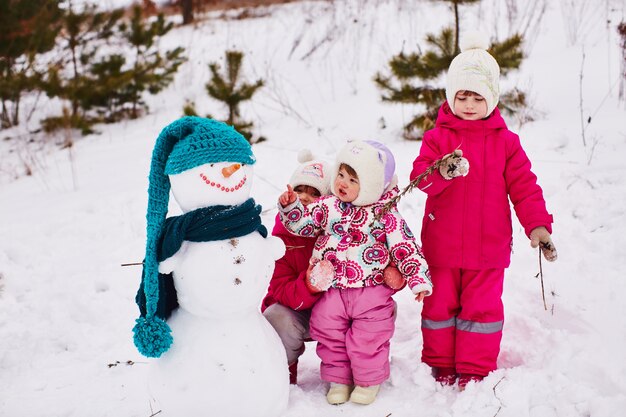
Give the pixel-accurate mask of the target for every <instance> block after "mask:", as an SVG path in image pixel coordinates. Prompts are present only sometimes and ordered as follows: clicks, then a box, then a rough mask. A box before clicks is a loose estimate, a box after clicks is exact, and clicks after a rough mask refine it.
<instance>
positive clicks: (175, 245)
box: [135, 198, 267, 338]
mask: <svg viewBox="0 0 626 417" xmlns="http://www.w3.org/2000/svg"><path fill="white" fill-rule="evenodd" d="M254 231H258V232H259V233H260V234H261V236H263V237H264V238H265V237H267V229H266V228H265V226H263V224H262V223H261V206H260V205H257V204H255V202H254V199H252V198H249V199H248V200H246V201H245V202H244V203H243V204H241V205H238V206H211V207H204V208H200V209H197V210H194V211H191V212H189V213H185V214H183V215H181V216H173V217H168V218H167V219H165V223H164V225H163V232H162V233H161V235H160V236H159V239H158V241H157V262H161V261H164V260H165V259H167V258H169V257H171V256H173V255H174V254H175V253H176V252H178V250H179V249H180V247H181V246H182V244H183V241H185V240H187V241H189V242H210V241H216V240H224V239H230V238H234V237H241V236H245V235H248V234H250V233H252V232H254ZM145 272H146V271H145V266H144V270H143V271H142V275H141V285H140V286H139V290H138V291H137V295H136V296H135V302H136V303H137V305H138V306H139V311H140V312H141V317H145V316H146V314H147V308H146V294H145V284H146V283H145V282H144V281H145ZM158 277H159V278H158V283H157V285H158V290H157V291H155V292H156V293H157V294H158V295H159V297H158V301H157V306H156V312H155V315H156V316H157V317H160V318H162V319H163V320H166V319H167V318H169V316H170V315H171V314H172V311H174V309H176V308H177V307H178V300H177V295H176V288H175V287H174V281H173V277H172V274H158ZM155 289H156V288H155ZM152 291H154V289H153V290H152ZM135 337H136V338H137V337H138V335H137V334H135Z"/></svg>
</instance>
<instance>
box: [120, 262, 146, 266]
mask: <svg viewBox="0 0 626 417" xmlns="http://www.w3.org/2000/svg"><path fill="white" fill-rule="evenodd" d="M135 265H143V262H131V263H128V264H121V265H120V266H135Z"/></svg>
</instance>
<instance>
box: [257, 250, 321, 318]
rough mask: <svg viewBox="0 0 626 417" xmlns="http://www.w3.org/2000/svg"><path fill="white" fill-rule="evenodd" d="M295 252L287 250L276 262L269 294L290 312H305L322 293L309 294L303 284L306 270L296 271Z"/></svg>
mask: <svg viewBox="0 0 626 417" xmlns="http://www.w3.org/2000/svg"><path fill="white" fill-rule="evenodd" d="M297 250H299V249H289V248H287V252H286V253H285V256H283V257H282V258H280V259H279V260H278V261H276V266H275V268H274V274H273V275H272V279H271V281H270V284H269V286H270V290H269V292H270V293H271V294H272V297H273V298H274V299H275V300H276V301H278V302H279V303H280V304H282V305H284V306H286V307H289V308H291V309H292V310H306V309H309V308H311V307H312V306H313V304H315V302H316V301H317V299H318V298H319V297H320V295H321V294H322V293H319V294H311V292H310V291H309V290H308V288H307V287H306V284H305V283H304V280H305V276H306V270H302V271H298V270H296V268H295V265H298V263H297V262H296V259H294V258H295V256H294V254H295V253H294V251H297Z"/></svg>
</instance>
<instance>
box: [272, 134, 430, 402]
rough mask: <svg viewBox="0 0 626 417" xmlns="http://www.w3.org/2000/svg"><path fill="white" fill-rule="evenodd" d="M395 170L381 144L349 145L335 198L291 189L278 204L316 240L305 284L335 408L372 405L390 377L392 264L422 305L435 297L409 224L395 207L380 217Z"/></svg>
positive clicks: (287, 220) (284, 217)
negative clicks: (312, 299) (312, 298)
mask: <svg viewBox="0 0 626 417" xmlns="http://www.w3.org/2000/svg"><path fill="white" fill-rule="evenodd" d="M394 169H395V162H394V159H393V155H392V154H391V152H390V151H389V149H387V148H386V147H385V146H384V145H382V144H381V143H378V142H373V141H354V142H349V143H348V144H347V145H346V146H344V147H343V148H342V149H341V150H340V151H339V153H338V154H337V158H336V162H335V168H334V169H333V171H332V177H331V190H332V192H333V195H330V196H326V197H322V198H320V199H319V200H318V201H317V202H315V203H311V204H309V205H308V206H307V207H304V206H303V205H302V203H301V202H299V201H298V199H297V198H296V196H295V195H294V193H293V191H291V189H290V187H288V191H287V192H285V193H283V194H282V195H281V197H280V199H279V210H280V215H281V221H282V222H283V224H284V225H285V227H287V229H288V230H290V231H291V232H293V233H296V234H298V235H300V236H319V237H318V239H317V241H316V244H315V247H314V250H313V259H312V260H313V263H314V264H315V266H314V268H313V269H312V271H311V274H310V276H309V279H308V281H307V282H308V283H309V286H310V287H311V288H312V290H317V291H318V292H322V296H321V298H320V299H319V300H318V301H317V303H316V304H315V305H314V306H313V310H312V314H311V321H310V326H311V336H312V337H313V339H314V340H316V341H317V342H318V344H317V354H318V356H319V357H320V358H321V360H322V363H321V367H320V372H321V377H322V379H323V380H325V381H329V382H330V383H331V384H330V389H329V391H328V393H327V396H326V398H327V401H328V402H329V403H331V404H341V403H343V402H346V401H348V399H350V401H352V402H355V403H360V404H369V403H371V402H372V401H374V399H375V398H376V395H377V393H378V390H379V387H380V384H381V383H382V382H384V381H385V380H386V379H387V378H389V340H390V339H391V336H392V335H393V331H394V302H393V299H392V298H391V296H392V295H393V293H394V292H395V291H394V289H392V288H390V287H389V286H386V285H382V284H383V283H386V282H387V281H386V273H385V272H384V271H385V268H386V267H387V266H388V265H389V263H390V262H392V261H393V262H394V263H395V264H396V265H397V268H398V270H399V272H400V273H401V274H402V277H403V279H404V280H405V281H406V282H408V286H409V288H411V290H412V292H413V293H414V294H415V295H416V299H417V300H418V301H421V300H422V299H423V298H424V296H425V295H429V294H430V293H431V291H432V286H431V283H430V279H429V277H428V270H427V267H426V263H425V262H424V259H423V257H422V255H421V250H420V248H419V246H418V245H417V243H416V242H415V239H414V237H413V235H412V233H411V231H410V230H409V228H408V226H407V224H406V222H405V221H404V219H403V218H402V217H401V216H400V214H399V213H398V212H397V210H396V208H395V207H391V209H390V210H389V211H388V212H386V213H384V214H383V209H384V206H385V204H386V203H387V202H389V201H390V200H391V199H392V198H393V197H394V196H395V195H397V194H398V187H397V186H396V182H397V178H396V177H395V175H394ZM379 214H380V215H381V218H380V219H377V216H378V215H379ZM355 385H356V387H355ZM353 388H354V390H353Z"/></svg>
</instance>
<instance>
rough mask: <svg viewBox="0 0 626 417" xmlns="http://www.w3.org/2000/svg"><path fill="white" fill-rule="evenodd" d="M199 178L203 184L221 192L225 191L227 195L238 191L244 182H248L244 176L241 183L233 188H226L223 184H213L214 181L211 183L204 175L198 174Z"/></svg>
mask: <svg viewBox="0 0 626 417" xmlns="http://www.w3.org/2000/svg"><path fill="white" fill-rule="evenodd" d="M200 178H202V181H204V182H205V184H206V185H209V186H211V187H215V188H217V189H219V190H221V191H225V192H227V193H230V192H233V191H237V190H238V189H240V188H241V187H243V185H244V184H245V183H246V181H248V176H247V175H244V176H243V178H242V179H241V181H239V182H238V183H237V185H235V186H234V187H228V186H226V185H224V184H220V183H219V182H215V181H211V180H210V179H209V177H207V176H206V175H204V174H202V173H200Z"/></svg>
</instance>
